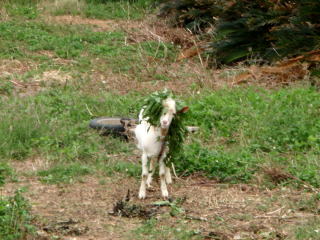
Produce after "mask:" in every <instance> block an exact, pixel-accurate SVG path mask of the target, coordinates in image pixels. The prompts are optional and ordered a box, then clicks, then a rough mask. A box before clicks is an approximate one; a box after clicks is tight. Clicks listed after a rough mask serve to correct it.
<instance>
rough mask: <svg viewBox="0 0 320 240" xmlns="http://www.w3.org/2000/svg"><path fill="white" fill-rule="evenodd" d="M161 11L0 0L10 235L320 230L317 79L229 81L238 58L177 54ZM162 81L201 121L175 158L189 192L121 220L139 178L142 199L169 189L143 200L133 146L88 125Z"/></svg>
mask: <svg viewBox="0 0 320 240" xmlns="http://www.w3.org/2000/svg"><path fill="white" fill-rule="evenodd" d="M154 12H156V10H155V9H154V5H153V1H147V0H136V1H122V0H119V1H103V0H101V1H98V0H90V1H89V0H87V1H84V0H83V1H82V0H61V1H45V0H41V1H40V0H39V1H35V0H34V1H33V0H30V1H22V0H20V1H18V0H7V1H4V2H1V3H0V13H1V17H0V119H1V121H0V159H1V160H0V188H1V195H0V223H1V224H0V238H1V239H5V240H9V239H25V237H26V236H29V238H30V239H39V237H40V236H41V237H43V239H70V237H71V236H73V237H74V239H89V238H90V237H92V239H127V238H132V237H130V236H131V235H132V234H133V235H134V236H136V237H137V238H138V237H139V238H141V239H318V238H319V239H320V229H319V221H320V219H319V211H320V195H319V194H320V193H319V187H320V160H319V156H320V117H319V115H320V98H319V90H318V89H317V88H316V87H314V86H311V84H310V83H309V81H306V80H301V81H299V82H296V83H293V84H290V85H289V86H286V87H282V86H278V87H273V88H267V87H262V86H261V85H258V84H257V85H254V84H253V85H242V86H234V87H230V84H229V83H230V76H233V75H234V74H236V73H237V71H239V67H235V68H229V67H228V68H227V67H226V68H225V69H220V70H212V69H207V68H205V67H204V64H203V61H202V59H199V58H197V57H195V58H194V59H187V60H185V61H177V60H176V59H177V56H178V54H179V52H180V47H179V46H177V45H175V44H173V43H172V42H170V41H165V40H164V39H166V36H163V37H162V36H158V34H155V31H156V29H155V28H154V27H153V26H156V24H155V23H156V22H157V21H159V19H157V18H155V17H154ZM167 34H168V33H167ZM244 67H245V66H241V68H244ZM216 76H219V81H217V78H216ZM164 88H169V89H172V90H173V91H174V92H175V93H176V96H177V97H178V98H180V99H182V100H183V101H185V102H186V104H187V105H188V106H189V107H190V112H189V114H188V117H187V124H188V125H193V126H199V127H200V131H199V132H198V133H195V134H191V135H190V136H188V138H187V141H186V143H185V145H184V151H183V154H182V155H181V156H179V158H177V159H176V160H175V169H176V172H177V175H178V176H179V178H178V179H176V182H175V183H174V185H173V186H172V187H171V190H172V191H171V192H172V195H173V197H174V198H175V199H179V198H183V197H186V200H185V201H173V202H172V203H170V204H169V205H166V206H164V207H162V208H161V210H160V212H158V213H157V215H156V216H155V217H152V218H151V219H148V220H141V219H139V218H131V219H130V218H129V219H126V218H120V217H111V216H109V215H108V212H109V211H110V210H111V209H112V207H113V204H114V203H115V202H116V200H119V199H122V198H123V197H124V196H125V195H126V192H127V190H128V189H130V190H132V191H131V192H132V195H133V196H132V201H133V202H134V203H136V204H142V205H143V206H148V204H150V203H153V202H156V201H158V200H159V198H160V194H159V192H158V190H159V189H158V187H155V192H152V193H150V195H151V197H150V198H149V199H147V200H146V201H144V202H141V201H139V200H137V195H136V194H137V190H138V187H139V176H140V165H139V157H140V156H139V153H138V152H137V151H136V148H135V145H134V143H132V142H126V141H123V140H121V139H118V138H114V137H110V136H109V137H102V136H99V134H98V133H97V132H95V131H94V130H92V129H89V128H88V122H89V121H90V119H93V118H96V117H100V116H125V117H137V114H138V112H139V109H140V108H141V102H142V99H144V97H145V96H147V95H148V94H149V93H151V92H153V91H155V90H161V89H164ZM16 189H20V190H17V192H16V193H15V190H16ZM195 193H196V194H195ZM62 213H63V214H62ZM62 216H64V217H66V218H68V219H69V220H70V219H71V220H72V221H74V222H72V221H71V220H70V221H71V222H72V223H70V221H69V220H67V221H66V220H65V219H64V218H63V217H62ZM61 219H63V220H61ZM74 219H77V220H74ZM95 219H98V221H99V223H95ZM68 221H69V222H68ZM61 222H63V223H64V224H65V225H63V224H62V225H61V224H60V223H61ZM59 224H60V225H59ZM59 226H60V228H59ZM61 226H62V227H61ZM63 226H64V227H65V226H67V227H68V230H62V229H63ZM124 226H127V227H124ZM64 229H66V227H65V228H64ZM108 236H110V238H108Z"/></svg>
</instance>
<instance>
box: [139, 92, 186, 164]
mask: <svg viewBox="0 0 320 240" xmlns="http://www.w3.org/2000/svg"><path fill="white" fill-rule="evenodd" d="M168 97H173V94H172V93H171V92H170V91H168V90H167V89H165V90H164V91H162V92H154V93H153V94H151V95H150V96H149V97H148V98H147V99H146V100H145V106H144V111H143V118H146V119H148V122H149V123H150V124H151V125H153V126H157V127H159V126H160V117H161V115H162V114H163V111H164V106H163V104H162V103H163V101H164V100H166V99H167V98H168ZM175 101H176V109H177V114H176V115H175V116H174V118H173V119H172V122H171V124H170V127H169V131H168V133H167V136H166V139H165V140H166V141H167V142H168V146H169V152H168V154H167V158H166V160H165V161H166V162H167V163H168V162H169V161H173V160H174V159H175V157H176V156H177V155H178V154H179V153H180V151H181V149H182V144H183V142H184V139H185V135H186V133H187V129H186V127H185V124H184V117H185V115H186V113H184V112H179V110H180V109H182V107H183V103H182V102H181V101H177V100H175Z"/></svg>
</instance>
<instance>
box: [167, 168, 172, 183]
mask: <svg viewBox="0 0 320 240" xmlns="http://www.w3.org/2000/svg"><path fill="white" fill-rule="evenodd" d="M166 183H167V184H171V183H172V177H171V172H170V168H169V167H166Z"/></svg>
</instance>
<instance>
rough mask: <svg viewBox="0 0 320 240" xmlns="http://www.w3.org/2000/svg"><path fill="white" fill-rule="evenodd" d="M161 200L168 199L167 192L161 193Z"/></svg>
mask: <svg viewBox="0 0 320 240" xmlns="http://www.w3.org/2000/svg"><path fill="white" fill-rule="evenodd" d="M162 198H163V199H164V200H167V199H168V198H169V193H168V191H163V192H162Z"/></svg>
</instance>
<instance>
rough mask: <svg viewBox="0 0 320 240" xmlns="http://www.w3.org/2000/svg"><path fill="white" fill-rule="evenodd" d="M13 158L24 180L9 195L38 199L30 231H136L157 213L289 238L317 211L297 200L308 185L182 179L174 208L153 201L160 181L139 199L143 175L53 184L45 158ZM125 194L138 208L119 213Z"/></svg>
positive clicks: (166, 218) (223, 234) (109, 235)
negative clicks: (44, 179) (43, 177)
mask: <svg viewBox="0 0 320 240" xmlns="http://www.w3.org/2000/svg"><path fill="white" fill-rule="evenodd" d="M137 164H138V163H137ZM12 165H13V167H14V168H15V169H16V171H17V174H18V176H19V181H18V182H14V183H7V184H6V185H5V186H4V187H3V189H2V195H4V196H8V195H12V194H13V193H14V191H15V190H16V189H18V188H26V189H27V191H26V192H25V193H24V195H25V197H26V198H27V199H29V201H30V203H31V206H32V214H33V215H34V216H35V220H34V224H35V225H36V226H37V229H38V230H37V236H36V237H34V236H33V237H31V236H30V239H51V238H52V237H59V239H66V240H67V239H95V240H105V239H130V236H132V231H133V230H134V229H136V228H138V227H139V226H141V225H142V224H143V223H144V221H146V219H148V218H150V217H155V218H157V219H158V221H159V222H163V224H164V225H166V226H171V227H175V225H176V224H177V222H178V221H179V219H180V220H183V221H184V223H185V224H186V225H187V226H188V228H189V229H190V230H191V229H196V230H197V231H198V234H200V235H201V236H202V237H203V239H264V238H263V237H262V236H264V235H270V236H278V238H277V239H284V238H285V237H287V236H290V234H291V230H292V229H293V228H294V227H295V226H296V225H298V224H302V223H304V222H306V221H308V220H309V219H312V218H314V217H315V216H316V215H315V213H313V212H310V211H309V212H308V211H304V210H299V208H297V207H296V203H297V202H298V201H299V199H309V198H310V196H311V193H309V192H306V191H300V190H296V189H292V188H286V187H282V188H275V189H272V190H271V189H268V188H265V187H264V188H262V187H259V186H257V185H247V184H234V185H232V184H219V183H217V182H215V181H213V180H209V179H206V178H204V177H201V176H191V177H188V178H183V179H181V178H178V179H175V182H174V184H173V185H172V186H170V188H169V191H170V193H171V199H173V200H172V201H173V202H174V201H175V200H176V199H184V201H182V203H181V204H180V205H177V206H178V207H179V208H181V209H183V213H180V214H178V215H177V216H174V215H173V216H171V215H170V212H171V208H170V204H169V205H166V204H164V206H158V208H155V205H154V203H155V202H157V201H159V200H162V199H161V195H160V190H159V186H158V185H159V184H158V183H157V182H154V184H153V185H154V188H153V190H152V191H149V192H148V196H147V199H146V200H139V199H138V198H137V192H138V188H139V180H138V179H136V178H131V177H127V176H124V175H114V176H113V177H105V176H88V177H86V178H84V179H82V180H81V181H80V182H77V183H73V184H58V185H48V184H43V183H41V182H40V181H39V179H38V178H37V177H36V176H35V171H37V170H39V169H44V168H46V167H47V164H46V163H43V162H42V161H41V160H40V159H36V160H29V161H24V162H21V161H19V162H14V163H13V164H12ZM102 180H103V181H102ZM128 191H130V195H129V196H128ZM121 202H125V203H126V202H127V203H128V206H129V207H127V208H126V209H127V210H128V209H133V211H132V212H133V214H132V215H130V212H129V213H128V211H127V212H126V214H117V212H116V214H115V211H114V210H115V209H120V208H119V203H120V204H121ZM117 204H118V206H117ZM117 207H118V208H117ZM122 209H123V206H122ZM141 212H142V214H143V215H141Z"/></svg>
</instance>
